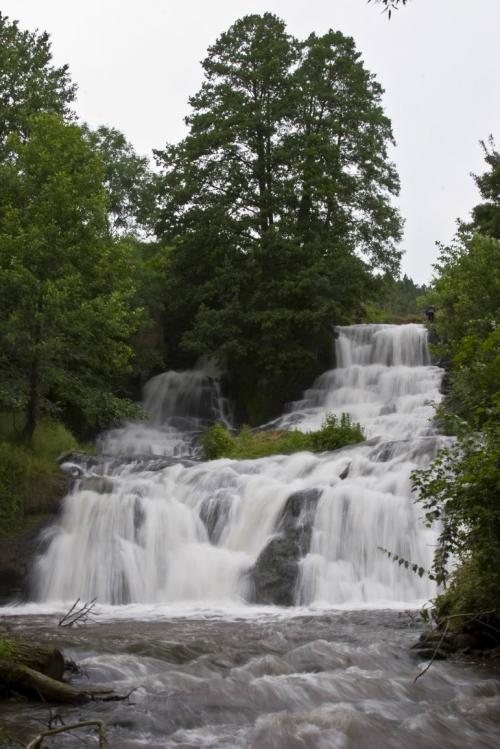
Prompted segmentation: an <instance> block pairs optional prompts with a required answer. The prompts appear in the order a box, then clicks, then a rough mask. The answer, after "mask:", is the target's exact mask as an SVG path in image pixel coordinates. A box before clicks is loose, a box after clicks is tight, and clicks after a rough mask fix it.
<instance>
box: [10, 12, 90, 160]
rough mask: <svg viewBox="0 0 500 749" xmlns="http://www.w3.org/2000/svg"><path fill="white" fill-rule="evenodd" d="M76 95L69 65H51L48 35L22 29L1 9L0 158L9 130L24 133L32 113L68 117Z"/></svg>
mask: <svg viewBox="0 0 500 749" xmlns="http://www.w3.org/2000/svg"><path fill="white" fill-rule="evenodd" d="M75 94H76V86H75V85H74V84H72V83H71V80H70V77H69V73H68V66H67V65H63V66H62V67H56V66H55V65H53V64H52V53H51V49H50V41H49V35H48V34H47V33H46V32H42V33H39V32H36V31H35V32H31V31H22V30H21V29H20V28H19V25H18V23H17V21H10V20H9V18H8V17H7V16H5V15H3V14H2V13H1V11H0V157H2V154H3V149H4V148H5V144H6V139H7V137H8V135H9V134H10V133H18V134H20V135H23V136H24V135H26V132H27V128H28V123H29V119H30V117H31V116H32V115H33V114H36V113H37V112H53V113H55V114H59V115H61V116H64V117H67V116H69V115H70V114H71V110H70V105H71V103H72V101H73V100H74V98H75Z"/></svg>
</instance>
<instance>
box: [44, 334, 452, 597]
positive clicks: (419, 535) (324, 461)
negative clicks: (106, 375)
mask: <svg viewBox="0 0 500 749" xmlns="http://www.w3.org/2000/svg"><path fill="white" fill-rule="evenodd" d="M336 361H337V367H336V369H334V370H331V371H329V372H326V373H325V374H323V375H322V376H321V377H319V378H318V380H317V381H316V382H315V383H314V385H313V386H312V388H311V389H310V390H308V391H306V393H305V394H304V398H303V400H301V401H298V402H296V403H294V404H292V405H291V407H290V409H289V412H288V413H287V414H285V415H284V416H283V417H282V418H281V419H280V420H279V422H278V423H279V425H280V426H281V427H282V428H294V427H298V428H301V429H304V430H309V429H313V428H317V427H318V426H320V425H321V422H322V420H323V419H324V417H325V415H326V414H327V413H328V412H332V411H333V412H335V413H339V414H340V413H341V412H347V413H349V414H351V416H352V417H353V419H355V420H358V421H360V422H361V424H362V425H363V427H364V428H365V430H366V434H367V436H368V438H369V440H368V441H367V442H366V443H363V444H361V445H357V446H353V447H349V448H345V449H343V450H340V451H337V452H334V453H324V454H312V453H307V452H304V453H296V454H294V455H290V456H275V457H269V458H262V459H259V460H248V461H232V460H218V461H212V462H193V461H192V460H190V459H189V455H190V453H191V452H192V437H193V434H195V433H197V432H198V433H199V431H200V429H202V428H203V426H204V425H206V424H207V423H209V422H210V420H214V419H227V416H226V415H225V414H227V413H228V409H227V404H224V402H223V399H222V398H221V395H220V387H219V385H218V381H217V377H216V375H215V374H214V373H207V371H206V370H204V369H199V370H197V371H194V372H189V373H165V374H164V375H160V376H159V377H156V378H154V379H153V380H152V381H150V383H148V385H147V387H146V393H145V407H146V409H147V410H148V411H149V412H150V413H151V414H152V420H151V422H150V423H148V424H129V425H127V426H125V427H124V428H123V429H120V430H114V431H113V432H110V433H108V434H107V435H105V436H104V438H103V440H102V442H101V450H102V452H103V455H102V456H101V458H100V459H99V460H98V461H95V462H94V464H93V466H92V467H90V468H88V469H87V473H89V472H90V473H91V474H97V475H100V476H103V477H105V480H103V481H101V483H100V484H98V485H97V484H96V482H95V479H94V480H93V481H89V480H88V478H85V477H84V478H83V479H82V480H80V481H77V482H76V485H75V488H74V490H73V491H72V492H71V493H70V494H69V495H68V496H67V497H66V499H65V502H64V507H63V512H62V514H61V517H60V520H59V522H58V524H57V525H56V526H55V527H53V528H52V529H51V531H50V538H49V539H48V548H47V550H46V552H45V553H44V555H43V556H42V557H41V558H40V559H39V561H38V563H37V566H36V570H35V578H36V596H37V599H38V600H40V601H57V600H59V601H64V600H74V599H75V597H76V596H80V597H81V598H83V599H86V600H88V599H91V598H94V597H97V599H98V601H99V602H102V603H111V604H123V603H131V602H133V603H155V602H156V603H176V602H180V601H191V602H193V601H194V602H199V603H204V604H205V603H214V602H215V603H218V604H221V603H224V602H242V601H257V602H263V603H266V602H270V603H273V602H276V603H279V602H280V598H279V596H278V597H276V595H275V594H274V593H273V592H272V590H271V592H269V586H271V588H272V585H271V583H268V581H267V578H266V576H268V577H269V575H270V574H271V575H272V573H273V566H274V567H276V564H278V567H277V569H278V573H279V576H282V575H281V571H282V569H285V567H286V569H289V568H290V566H292V567H293V565H295V568H293V570H292V572H291V573H290V586H291V588H292V589H291V590H290V591H289V593H288V594H287V595H288V598H289V599H290V600H289V601H288V602H291V603H296V604H305V605H312V604H321V605H322V604H328V605H344V606H346V605H347V606H349V605H355V606H360V605H380V606H382V605H387V604H391V603H392V604H400V603H405V604H409V603H415V602H416V601H419V600H421V599H424V598H428V597H429V596H430V595H431V594H432V587H431V585H430V583H429V581H427V580H426V579H420V578H418V577H417V576H415V575H413V574H412V573H411V572H408V571H407V570H405V569H403V568H400V567H398V566H397V565H394V564H393V563H392V562H391V561H390V560H389V559H388V558H387V557H386V556H385V555H384V554H382V553H381V552H380V551H379V550H378V548H377V547H384V548H388V549H391V550H392V551H393V552H394V553H398V554H400V555H402V556H403V557H404V558H407V559H411V560H412V561H415V562H418V563H419V564H421V565H422V566H424V567H428V566H429V565H430V562H431V555H432V542H433V538H434V536H433V534H432V532H430V531H428V530H426V529H424V528H423V526H422V524H421V523H420V522H419V511H418V509H417V508H416V507H415V505H414V503H413V501H412V498H411V485H410V473H411V471H412V470H413V469H415V468H416V467H419V466H425V465H427V464H428V462H429V461H430V459H432V456H433V455H434V453H435V450H436V444H437V442H438V441H439V437H437V436H436V435H435V434H434V430H433V426H432V424H431V422H430V418H431V417H432V414H433V403H435V402H436V401H438V400H439V399H440V393H439V386H440V380H441V370H439V369H438V368H436V367H433V366H431V365H430V364H429V357H428V353H427V345H426V331H425V329H424V328H423V327H422V326H419V325H406V326H392V325H355V326H350V327H344V328H339V329H338V337H337V341H336ZM118 454H123V455H125V456H127V457H126V458H123V460H122V461H120V460H117V459H116V456H117V455H118ZM158 455H162V456H167V457H166V458H165V460H164V462H161V461H160V463H159V462H158V459H157V458H156V457H154V456H158ZM108 456H114V457H113V458H110V457H108ZM144 456H150V457H149V458H147V457H146V458H145V457H144ZM169 457H170V460H169V459H168V458H169ZM173 458H175V460H174V459H173ZM294 508H295V509H294ZM292 515H293V517H292ZM292 526H293V528H292ZM290 529H292V530H290ZM287 534H288V535H287ZM291 534H292V535H293V538H294V539H295V541H294V544H295V546H293V544H292V546H293V556H294V559H293V560H292V561H289V560H284V561H283V558H281V562H279V563H278V562H276V558H275V556H273V554H274V551H273V549H276V548H277V547H278V546H279V544H280V543H281V546H280V547H279V553H280V554H281V557H283V554H284V553H285V552H284V549H285V547H286V543H288V542H289V540H290V538H291V537H292V536H291ZM299 536H300V540H299V541H297V538H298V537H299ZM284 545H285V546H284ZM285 551H286V549H285ZM280 564H281V567H280ZM284 565H285V566H284ZM274 572H275V573H276V569H274ZM263 580H264V583H263V582H262V581H263ZM263 589H265V591H264V592H262V590H263ZM273 596H274V597H273ZM285 597H286V596H285Z"/></svg>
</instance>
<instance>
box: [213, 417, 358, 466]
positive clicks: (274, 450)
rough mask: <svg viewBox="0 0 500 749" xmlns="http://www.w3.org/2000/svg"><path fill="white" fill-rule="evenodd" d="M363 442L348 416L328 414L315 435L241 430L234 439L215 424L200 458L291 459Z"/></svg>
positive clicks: (295, 430) (275, 430)
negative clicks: (283, 457)
mask: <svg viewBox="0 0 500 749" xmlns="http://www.w3.org/2000/svg"><path fill="white" fill-rule="evenodd" d="M363 440H364V434H363V430H362V429H361V427H360V425H359V424H356V423H353V422H352V421H351V418H350V416H349V415H348V414H342V416H341V417H340V418H338V417H337V416H335V415H334V414H328V415H327V416H326V417H325V420H324V422H323V424H322V426H321V429H319V430H318V431H316V432H301V431H299V430H298V429H292V430H284V429H273V430H267V431H260V432H252V431H250V429H249V428H248V427H243V429H242V430H241V432H240V434H239V435H237V436H233V435H232V434H231V433H230V432H229V430H228V429H227V428H226V427H225V426H223V425H222V424H215V425H214V426H212V427H210V428H209V429H208V430H207V431H206V432H205V435H204V438H203V455H204V457H205V458H206V459H207V460H214V459H216V458H234V459H238V460H246V459H254V458H265V457H268V456H269V455H290V454H291V453H295V452H301V451H305V450H309V451H311V452H326V451H328V450H338V449H339V448H340V447H345V446H346V445H351V444H354V443H356V442H362V441H363Z"/></svg>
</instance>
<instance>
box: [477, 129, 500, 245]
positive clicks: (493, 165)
mask: <svg viewBox="0 0 500 749" xmlns="http://www.w3.org/2000/svg"><path fill="white" fill-rule="evenodd" d="M481 146H482V149H483V152H484V160H485V161H486V163H487V165H488V168H489V171H487V172H485V173H484V174H481V175H474V180H475V182H476V185H477V186H478V188H479V192H480V194H481V197H482V198H483V201H484V202H483V203H480V204H479V205H477V206H475V208H474V209H473V210H472V224H470V225H469V228H470V229H472V230H473V231H476V232H479V233H480V234H487V235H488V236H490V237H495V239H500V153H499V152H498V151H497V149H496V147H495V142H494V140H493V136H492V135H490V137H489V138H488V141H487V143H485V142H484V141H481Z"/></svg>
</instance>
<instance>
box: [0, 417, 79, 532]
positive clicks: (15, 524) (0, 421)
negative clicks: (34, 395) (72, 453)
mask: <svg viewBox="0 0 500 749" xmlns="http://www.w3.org/2000/svg"><path fill="white" fill-rule="evenodd" d="M21 428H22V427H21V426H20V424H19V423H16V421H15V417H14V416H12V415H11V414H1V416H0V535H3V536H6V535H12V534H16V533H18V532H20V531H22V530H24V529H26V527H28V526H29V525H30V522H31V519H32V517H33V516H35V515H40V514H44V513H46V512H50V509H51V508H52V506H53V505H54V502H55V501H58V500H59V498H60V497H61V496H62V495H63V494H64V491H65V486H66V480H65V477H64V476H63V475H62V473H61V472H60V469H59V466H58V465H57V463H56V458H57V457H58V455H60V454H61V453H62V452H64V451H65V450H73V449H76V448H78V442H77V441H76V439H75V438H74V436H73V435H72V434H71V432H69V431H68V430H67V429H66V428H65V427H64V426H63V425H62V424H60V423H58V422H56V421H52V420H49V419H46V420H43V421H41V422H40V424H39V425H38V426H37V428H36V430H35V433H34V436H33V441H32V443H31V444H30V445H29V446H28V445H26V444H23V442H22V441H21V437H20V434H21V431H20V430H21Z"/></svg>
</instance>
